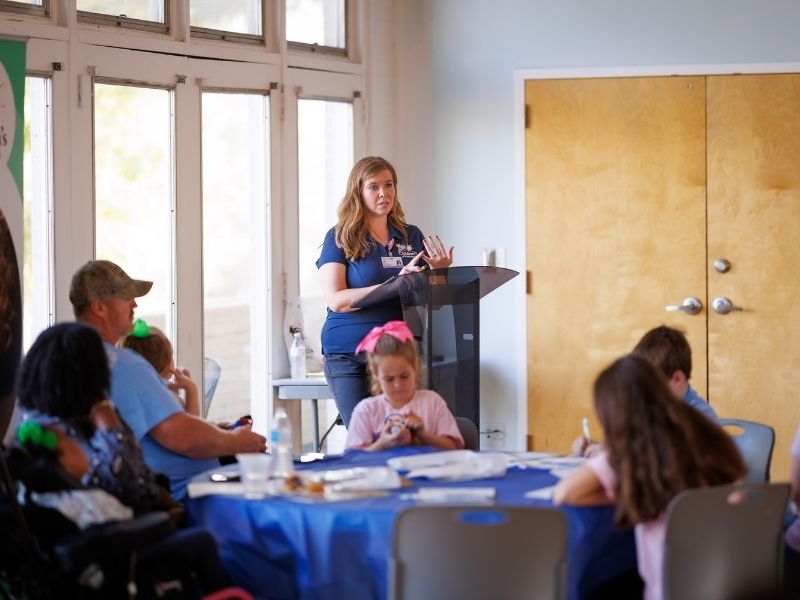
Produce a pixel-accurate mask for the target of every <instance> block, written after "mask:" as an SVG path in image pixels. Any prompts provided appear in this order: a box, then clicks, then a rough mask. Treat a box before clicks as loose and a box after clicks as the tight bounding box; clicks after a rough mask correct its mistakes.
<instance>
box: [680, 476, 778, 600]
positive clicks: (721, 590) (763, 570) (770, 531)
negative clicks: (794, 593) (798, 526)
mask: <svg viewBox="0 0 800 600" xmlns="http://www.w3.org/2000/svg"><path fill="white" fill-rule="evenodd" d="M788 497H789V485H788V484H786V483H780V484H768V483H761V484H743V485H725V486H715V487H707V488H697V489H691V490H685V491H683V492H681V493H680V494H678V495H677V496H676V497H675V498H673V499H672V502H670V504H669V506H668V507H667V532H666V539H665V546H664V600H678V599H680V600H686V599H691V598H698V599H699V598H702V599H703V600H711V599H715V600H756V599H763V598H778V597H780V591H781V587H782V584H783V544H784V542H783V517H784V511H785V509H786V501H787V499H788Z"/></svg>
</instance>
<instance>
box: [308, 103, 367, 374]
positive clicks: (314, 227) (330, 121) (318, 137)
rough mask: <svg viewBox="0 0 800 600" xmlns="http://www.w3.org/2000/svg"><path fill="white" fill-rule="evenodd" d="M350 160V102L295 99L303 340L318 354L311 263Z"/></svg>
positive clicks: (320, 316) (320, 314)
mask: <svg viewBox="0 0 800 600" xmlns="http://www.w3.org/2000/svg"><path fill="white" fill-rule="evenodd" d="M353 162H354V157H353V104H352V103H351V102H342V101H338V100H314V99H302V98H301V99H300V100H298V102H297V172H298V178H297V179H298V183H297V187H298V194H297V195H298V205H299V210H298V213H299V214H298V221H299V224H300V227H299V239H300V244H299V256H298V258H299V260H298V263H299V264H298V272H299V275H300V277H299V283H300V298H301V299H302V303H303V317H304V324H305V327H306V339H307V343H308V344H309V345H310V346H311V347H313V348H314V349H315V350H316V352H317V353H319V351H320V343H319V339H320V338H319V336H320V331H321V330H322V323H323V322H324V321H325V314H326V308H325V301H324V300H323V298H322V290H321V287H320V281H319V273H318V271H317V267H316V261H317V259H318V258H319V251H320V246H321V244H322V239H323V238H324V237H325V232H327V231H328V229H330V228H331V227H332V226H333V225H335V224H336V209H337V207H338V206H339V202H340V201H341V199H342V197H343V196H344V190H345V185H346V183H347V176H348V174H349V173H350V168H351V167H352V166H353ZM317 366H319V365H312V367H317Z"/></svg>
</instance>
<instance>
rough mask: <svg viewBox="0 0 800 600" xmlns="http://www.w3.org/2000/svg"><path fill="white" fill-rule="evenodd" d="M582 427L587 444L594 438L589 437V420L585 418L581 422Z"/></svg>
mask: <svg viewBox="0 0 800 600" xmlns="http://www.w3.org/2000/svg"><path fill="white" fill-rule="evenodd" d="M581 427H582V428H583V439H585V440H586V441H587V442H588V441H589V440H590V439H592V436H591V435H589V419H587V418H586V417H583V421H582V422H581Z"/></svg>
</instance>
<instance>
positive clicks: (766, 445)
mask: <svg viewBox="0 0 800 600" xmlns="http://www.w3.org/2000/svg"><path fill="white" fill-rule="evenodd" d="M717 423H719V425H720V427H722V428H723V429H725V431H727V432H728V434H729V435H730V436H731V437H732V438H733V441H734V442H735V443H736V446H737V447H738V448H739V452H740V453H741V454H742V458H743V459H744V462H745V464H746V465H747V475H746V476H745V479H744V481H745V483H767V482H769V466H770V461H771V460H772V449H773V447H774V446H775V430H774V429H772V427H770V426H769V425H764V424H762V423H756V422H754V421H745V420H743V419H719V420H718V421H717Z"/></svg>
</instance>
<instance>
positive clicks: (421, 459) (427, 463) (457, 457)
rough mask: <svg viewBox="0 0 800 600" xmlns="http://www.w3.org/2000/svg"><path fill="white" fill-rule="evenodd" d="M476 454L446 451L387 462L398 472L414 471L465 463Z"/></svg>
mask: <svg viewBox="0 0 800 600" xmlns="http://www.w3.org/2000/svg"><path fill="white" fill-rule="evenodd" d="M475 454H477V453H476V452H473V451H472V450H445V451H442V452H431V453H430V454H416V455H414V456H395V457H394V458H390V459H389V460H387V461H386V464H387V465H389V466H390V467H391V468H393V469H395V470H396V471H413V470H414V469H427V468H429V467H440V466H443V465H450V464H453V463H460V462H464V461H466V460H471V459H472V457H473V456H475Z"/></svg>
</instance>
